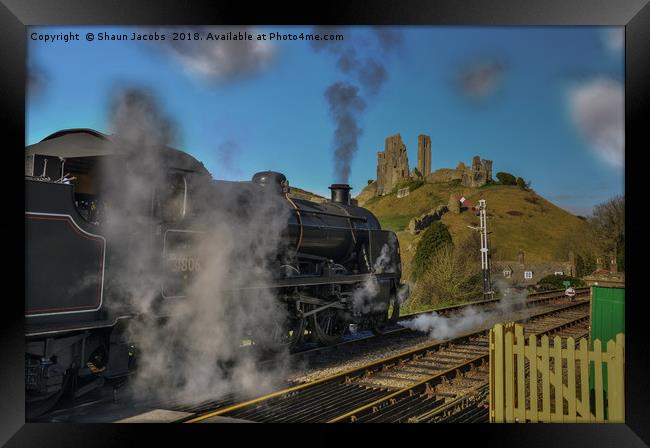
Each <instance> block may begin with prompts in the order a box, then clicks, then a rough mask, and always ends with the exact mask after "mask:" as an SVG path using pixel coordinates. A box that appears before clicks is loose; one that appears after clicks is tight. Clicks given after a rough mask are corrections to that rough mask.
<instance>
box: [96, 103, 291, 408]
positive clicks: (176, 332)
mask: <svg viewBox="0 0 650 448" xmlns="http://www.w3.org/2000/svg"><path fill="white" fill-rule="evenodd" d="M111 121H112V125H113V130H114V135H113V136H112V141H113V144H114V146H115V151H116V153H117V158H118V160H119V161H118V162H116V163H107V164H106V165H105V168H104V177H105V178H107V179H108V182H107V184H106V185H104V188H103V197H104V198H105V202H106V203H107V207H106V209H105V212H104V213H105V214H104V221H103V223H104V227H105V234H106V237H107V247H108V248H109V251H110V253H111V255H112V260H111V263H110V264H107V266H109V267H111V270H110V272H108V271H107V276H108V277H109V279H110V286H107V288H106V290H107V291H110V292H111V296H112V297H111V300H108V301H107V303H111V304H113V306H114V307H115V308H119V307H120V306H122V305H125V306H128V308H127V309H129V310H133V309H134V310H135V311H136V312H137V314H138V316H139V317H138V318H137V319H134V320H132V321H131V323H130V326H129V332H128V335H127V336H128V338H129V341H130V342H132V343H133V344H134V345H135V347H136V350H137V363H138V366H137V372H136V376H135V378H134V379H133V381H132V388H133V391H134V393H136V396H138V397H147V398H159V399H163V400H182V401H185V402H197V401H201V400H205V399H209V398H214V397H216V396H219V395H222V394H225V393H228V392H233V391H237V392H241V393H244V394H257V393H263V392H265V391H267V390H269V389H271V388H273V387H276V386H277V383H278V382H279V381H281V380H282V379H283V378H284V372H283V371H282V368H280V367H278V368H277V369H276V370H273V371H270V370H265V371H261V369H260V367H259V363H260V356H261V354H260V353H261V352H260V351H259V350H247V349H244V348H242V342H243V341H245V340H254V341H255V342H256V344H259V345H262V346H264V345H265V344H267V345H270V344H271V342H272V341H271V336H272V334H273V331H274V330H275V328H276V325H277V324H278V323H282V322H283V321H284V319H285V311H284V310H283V309H282V308H281V307H280V306H279V301H278V300H277V299H276V298H275V297H274V295H273V294H272V293H271V292H270V291H269V289H268V288H267V287H268V285H269V282H270V281H271V268H270V266H269V263H270V262H272V260H274V256H275V255H276V253H277V251H278V250H279V248H280V245H281V243H282V241H281V235H282V230H283V229H284V228H285V225H286V222H287V221H286V220H287V219H288V215H287V212H286V211H285V210H288V209H287V208H283V207H282V206H281V196H280V195H278V194H274V193H275V192H272V191H271V189H253V187H252V186H250V184H248V185H249V187H246V185H247V184H244V183H237V184H229V183H227V182H224V183H221V184H219V183H216V182H214V181H213V180H212V179H211V177H210V176H209V175H207V174H205V175H202V176H201V175H199V176H194V175H189V174H184V177H185V182H186V183H187V185H188V189H187V191H188V192H189V193H188V195H187V197H186V198H185V199H183V194H180V195H179V194H178V192H177V191H175V190H174V189H173V188H171V187H173V186H174V178H171V179H170V178H169V177H167V173H168V169H167V167H168V166H170V165H171V166H174V163H178V161H175V159H174V157H175V153H174V152H173V150H169V149H165V146H170V145H171V144H172V143H173V141H174V135H175V133H174V126H173V123H172V120H171V119H169V118H168V117H167V116H166V115H165V114H163V113H162V112H161V109H160V107H159V106H158V104H157V102H156V100H155V98H153V96H151V95H149V94H147V93H145V92H142V91H127V92H124V93H122V94H120V95H119V96H118V98H117V99H116V101H115V103H114V105H113V108H112V113H111ZM176 184H177V185H183V182H179V178H178V177H177V178H176ZM152 198H153V199H152ZM166 198H167V199H166ZM152 212H153V216H154V221H153V223H152V222H151V216H152ZM170 220H171V222H172V223H174V222H175V223H176V225H177V226H178V227H179V228H180V229H183V228H185V227H186V226H187V223H188V222H191V228H192V230H195V232H174V231H173V230H167V231H166V233H165V234H162V232H161V231H162V227H161V224H163V221H164V222H165V223H166V224H168V225H169V226H170V227H172V228H173V227H174V225H173V224H169V223H170ZM184 220H185V221H184ZM188 220H191V221H188ZM172 237H173V238H176V239H179V238H180V239H181V240H182V241H183V244H175V245H174V244H171V243H170V241H171V240H172ZM163 240H164V243H163V242H162V241H163ZM184 245H185V246H186V247H185V248H183V246H184ZM161 246H162V247H161ZM161 253H164V254H166V257H167V259H171V260H177V261H179V260H182V259H183V257H187V256H188V255H190V256H192V257H195V258H196V260H198V261H197V262H194V263H193V270H190V269H189V268H187V266H188V265H187V258H185V261H184V263H186V264H185V265H184V266H185V268H187V269H180V270H178V269H177V271H178V272H175V274H173V275H170V269H172V268H173V263H172V264H171V267H170V266H168V265H167V264H166V263H167V262H166V261H163V262H162V263H161ZM174 275H177V276H178V275H180V276H182V275H184V276H185V277H184V280H183V281H180V283H179V282H178V278H179V277H175V276H174ZM161 278H162V285H161ZM179 285H180V286H179ZM183 285H184V286H183ZM161 291H162V295H163V297H161ZM158 316H165V318H164V319H159V318H158ZM248 348H250V347H248ZM287 355H288V353H287V351H286V350H280V351H279V352H278V353H277V355H276V361H280V362H276V363H275V365H286V364H287V363H286V362H285V363H283V362H281V361H282V360H285V357H286V356H287Z"/></svg>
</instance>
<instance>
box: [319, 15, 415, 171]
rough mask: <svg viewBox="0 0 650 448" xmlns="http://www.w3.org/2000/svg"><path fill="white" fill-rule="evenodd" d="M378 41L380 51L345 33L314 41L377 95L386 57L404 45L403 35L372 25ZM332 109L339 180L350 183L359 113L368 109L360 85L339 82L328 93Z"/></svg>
mask: <svg viewBox="0 0 650 448" xmlns="http://www.w3.org/2000/svg"><path fill="white" fill-rule="evenodd" d="M344 30H346V29H345V28H341V27H336V26H319V27H315V28H314V29H313V31H314V33H318V34H337V33H343V31H344ZM371 30H372V35H373V36H374V37H375V38H376V40H377V43H378V46H379V48H378V50H379V51H374V52H373V50H372V49H369V48H368V46H367V45H365V43H364V42H362V41H361V40H358V39H357V40H355V39H354V38H351V37H350V36H349V33H345V34H348V35H346V36H345V41H343V42H341V41H331V40H330V41H312V42H311V45H312V48H313V49H314V50H315V51H327V52H328V53H330V54H332V55H334V56H335V57H336V66H337V67H338V69H339V70H340V71H341V73H342V74H344V75H346V76H349V77H350V78H351V79H352V80H353V81H354V82H356V83H358V84H359V85H360V86H361V87H362V88H363V90H364V92H365V93H366V94H368V95H371V96H374V95H376V94H377V93H378V92H379V91H380V89H381V87H382V86H383V85H384V83H385V82H386V80H387V79H388V72H387V71H386V67H385V66H384V64H383V56H385V54H387V53H388V52H390V51H392V50H395V49H396V48H398V47H399V45H400V44H401V37H402V36H401V34H399V32H397V31H396V30H394V29H391V28H385V27H373V28H371ZM325 97H326V98H327V101H328V104H329V106H330V111H331V112H332V116H333V117H334V119H335V121H336V125H337V126H336V131H335V135H334V141H335V144H334V157H335V169H336V176H337V178H338V179H339V181H340V182H344V183H348V180H349V177H350V165H351V162H352V157H353V156H354V154H355V152H356V151H357V148H358V138H359V136H360V135H361V133H362V129H361V128H360V127H359V119H360V114H361V113H362V112H363V111H364V110H365V109H366V102H365V100H364V98H363V97H362V96H361V94H360V93H359V90H358V88H357V87H355V86H354V85H353V84H351V83H343V82H340V81H339V82H336V83H334V84H332V85H331V86H329V87H328V88H327V90H326V92H325Z"/></svg>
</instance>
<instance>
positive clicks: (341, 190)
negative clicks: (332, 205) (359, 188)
mask: <svg viewBox="0 0 650 448" xmlns="http://www.w3.org/2000/svg"><path fill="white" fill-rule="evenodd" d="M329 189H330V190H332V202H336V203H338V204H345V205H350V190H352V187H350V186H349V185H348V184H332V185H330V187H329Z"/></svg>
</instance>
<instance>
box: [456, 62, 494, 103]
mask: <svg viewBox="0 0 650 448" xmlns="http://www.w3.org/2000/svg"><path fill="white" fill-rule="evenodd" d="M504 74H505V65H504V64H503V63H501V62H498V61H496V60H489V61H476V62H473V63H471V64H469V65H468V66H466V67H464V68H463V69H461V70H460V71H459V73H458V75H457V76H458V78H457V82H458V86H459V88H460V90H461V92H462V93H463V94H465V95H466V96H467V97H469V98H472V99H483V98H487V97H489V96H491V95H492V94H494V93H495V92H496V90H497V88H498V87H499V86H500V84H501V81H502V79H503V75H504Z"/></svg>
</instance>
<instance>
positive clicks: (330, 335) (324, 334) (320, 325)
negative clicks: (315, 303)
mask: <svg viewBox="0 0 650 448" xmlns="http://www.w3.org/2000/svg"><path fill="white" fill-rule="evenodd" d="M310 324H311V328H312V329H313V331H314V333H315V334H316V339H318V341H319V342H321V343H322V344H325V345H332V344H336V343H337V342H339V341H340V340H341V338H343V334H344V333H345V330H346V329H347V328H348V325H347V322H346V321H345V319H343V318H342V316H341V313H340V312H339V311H338V310H336V309H334V308H326V309H324V310H323V311H320V312H318V313H316V314H313V315H312V316H311V321H310Z"/></svg>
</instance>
